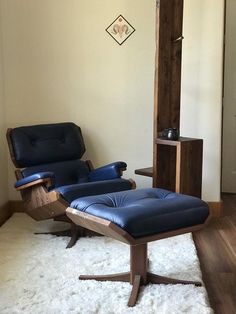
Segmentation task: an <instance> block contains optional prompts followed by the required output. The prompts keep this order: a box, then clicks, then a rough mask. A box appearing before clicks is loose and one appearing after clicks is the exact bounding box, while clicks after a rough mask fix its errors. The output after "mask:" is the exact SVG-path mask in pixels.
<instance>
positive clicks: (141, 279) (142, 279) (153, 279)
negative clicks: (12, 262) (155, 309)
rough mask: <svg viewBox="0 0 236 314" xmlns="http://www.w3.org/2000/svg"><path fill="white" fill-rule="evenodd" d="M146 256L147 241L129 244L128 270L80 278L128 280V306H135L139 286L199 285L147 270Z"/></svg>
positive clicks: (81, 278) (199, 283)
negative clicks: (130, 286)
mask: <svg viewBox="0 0 236 314" xmlns="http://www.w3.org/2000/svg"><path fill="white" fill-rule="evenodd" d="M147 268H148V258H147V243H145V244H140V245H135V246H132V245H131V246H130V271H129V272H125V273H118V274H110V275H91V276H90V275H81V276H79V279H80V280H97V281H121V282H130V283H131V284H132V290H131V294H130V297H129V301H128V306H129V307H133V306H135V304H136V302H137V299H138V294H139V289H140V286H142V285H147V284H148V283H153V284H172V285H173V284H184V285H195V286H201V285H202V283H201V282H199V281H186V280H180V279H173V278H168V277H163V276H159V275H156V274H153V273H150V272H148V271H147Z"/></svg>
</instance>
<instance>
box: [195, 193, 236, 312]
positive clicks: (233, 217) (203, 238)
mask: <svg viewBox="0 0 236 314" xmlns="http://www.w3.org/2000/svg"><path fill="white" fill-rule="evenodd" d="M222 201H223V203H222V210H221V215H222V216H221V217H220V218H214V219H212V221H211V222H210V223H209V225H208V226H207V227H206V228H204V229H202V230H201V231H198V232H195V233H194V241H195V244H196V247H197V251H198V256H199V260H200V265H201V269H202V273H203V280H204V283H205V285H206V289H207V292H208V295H209V299H210V304H211V306H212V307H213V309H214V311H215V313H216V314H235V313H236V195H230V194H229V195H227V194H223V195H222Z"/></svg>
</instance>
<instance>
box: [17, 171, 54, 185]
mask: <svg viewBox="0 0 236 314" xmlns="http://www.w3.org/2000/svg"><path fill="white" fill-rule="evenodd" d="M54 179H55V175H54V173H53V172H49V171H47V172H38V173H35V174H32V175H31V176H28V177H25V178H22V179H20V180H18V181H17V182H16V183H15V188H16V190H23V189H27V188H29V187H31V186H33V185H37V184H42V183H43V184H45V185H46V187H47V188H49V187H50V188H52V185H53V183H54Z"/></svg>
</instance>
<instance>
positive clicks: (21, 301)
mask: <svg viewBox="0 0 236 314" xmlns="http://www.w3.org/2000/svg"><path fill="white" fill-rule="evenodd" d="M59 224H60V227H62V226H61V223H58V224H56V223H55V222H51V221H45V222H35V221H34V220H33V219H31V218H30V217H28V216H26V215H25V214H14V215H13V216H12V217H11V218H10V219H9V220H8V221H7V222H6V223H5V224H4V225H3V226H2V227H1V228H0V313H1V314H19V313H20V314H21V313H24V314H31V313H32V314H42V313H43V314H67V313H68V314H94V313H96V314H113V313H114V314H119V313H120V314H121V313H122V314H126V313H135V314H139V313H143V314H144V313H145V314H152V313H153V314H154V313H155V314H156V313H158V314H162V313H166V314H172V313H173V314H178V313H188V314H190V313H196V314H209V313H213V312H212V309H211V308H210V306H209V304H208V298H207V293H206V290H205V288H204V287H195V286H193V285H152V284H150V285H147V286H145V287H142V289H141V293H140V295H139V299H138V302H137V304H136V306H135V307H133V308H128V307H127V302H128V299H129V295H130V291H131V285H130V284H129V283H120V282H98V281H94V280H92V281H90V280H89V281H80V280H79V279H78V276H79V275H81V274H109V273H118V272H123V271H128V270H129V246H128V245H126V244H123V243H121V242H118V241H115V240H113V239H110V238H106V237H93V238H82V239H80V240H79V241H78V242H77V244H76V245H75V246H74V247H73V248H71V249H65V247H66V244H67V242H68V240H69V238H68V237H55V236H51V235H35V234H34V232H40V231H48V230H52V228H53V229H54V230H55V229H56V227H58V225H59ZM56 225H57V226H56ZM57 229H58V228H57ZM148 247H149V260H150V270H151V271H152V272H154V273H157V274H159V275H165V276H170V277H174V278H180V279H187V280H201V271H200V268H199V261H198V258H197V254H196V249H195V246H194V243H193V241H192V237H191V234H187V235H181V236H177V237H173V238H169V239H164V240H160V241H156V242H152V243H150V244H149V246H148Z"/></svg>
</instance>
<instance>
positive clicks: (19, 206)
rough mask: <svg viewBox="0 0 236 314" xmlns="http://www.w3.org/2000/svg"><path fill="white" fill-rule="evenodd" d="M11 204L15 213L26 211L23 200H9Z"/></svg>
mask: <svg viewBox="0 0 236 314" xmlns="http://www.w3.org/2000/svg"><path fill="white" fill-rule="evenodd" d="M9 206H10V208H11V210H12V212H13V213H24V212H25V208H24V203H23V201H9Z"/></svg>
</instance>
